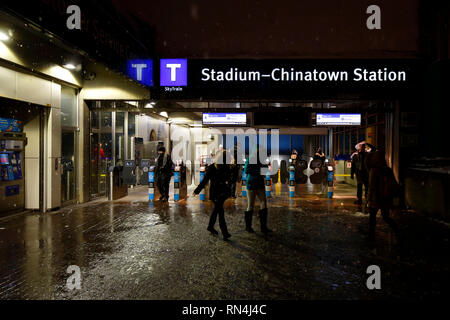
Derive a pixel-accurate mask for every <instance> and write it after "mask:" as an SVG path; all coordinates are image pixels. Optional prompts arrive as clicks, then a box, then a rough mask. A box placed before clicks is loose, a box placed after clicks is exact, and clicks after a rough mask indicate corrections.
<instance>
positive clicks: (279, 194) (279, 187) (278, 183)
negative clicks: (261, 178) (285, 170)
mask: <svg viewBox="0 0 450 320" xmlns="http://www.w3.org/2000/svg"><path fill="white" fill-rule="evenodd" d="M275 194H276V195H277V196H281V170H278V182H277V184H276V185H275Z"/></svg>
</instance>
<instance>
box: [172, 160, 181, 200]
mask: <svg viewBox="0 0 450 320" xmlns="http://www.w3.org/2000/svg"><path fill="white" fill-rule="evenodd" d="M180 171H181V167H180V166H176V167H175V172H174V177H173V200H174V201H175V202H176V201H180V183H181V176H180Z"/></svg>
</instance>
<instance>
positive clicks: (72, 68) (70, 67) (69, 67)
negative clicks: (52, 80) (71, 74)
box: [63, 63, 77, 70]
mask: <svg viewBox="0 0 450 320" xmlns="http://www.w3.org/2000/svg"><path fill="white" fill-rule="evenodd" d="M63 67H64V68H66V69H68V70H75V69H76V68H77V67H75V66H74V65H73V64H71V63H68V64H65V65H64V66H63Z"/></svg>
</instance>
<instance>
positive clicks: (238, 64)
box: [151, 59, 421, 101]
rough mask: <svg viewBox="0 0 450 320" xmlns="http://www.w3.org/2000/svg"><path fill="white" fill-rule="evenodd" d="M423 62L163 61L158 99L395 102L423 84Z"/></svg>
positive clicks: (301, 60) (313, 60)
mask: <svg viewBox="0 0 450 320" xmlns="http://www.w3.org/2000/svg"><path fill="white" fill-rule="evenodd" d="M420 70H421V64H420V63H419V62H418V61H417V60H412V59H411V60H405V59H403V60H399V59H398V60H394V59H383V60H381V59H373V60H372V59H371V60H368V59H367V60H361V59H337V60H332V59H161V60H160V68H159V75H156V74H155V75H156V76H159V86H156V87H155V88H154V89H153V90H152V92H151V93H152V96H153V98H154V99H156V100H158V99H160V100H164V99H168V100H203V101H206V100H233V101H237V100H246V99H247V100H258V101H259V100H278V101H280V100H283V101H285V100H299V99H301V100H304V99H318V100H323V99H342V97H343V96H346V97H347V96H351V97H353V96H357V97H359V98H360V99H375V98H377V97H380V96H383V99H392V98H395V97H398V96H402V95H405V93H406V92H410V90H416V89H417V88H418V86H419V83H420V81H419V79H420V77H419V75H420V72H419V71H420Z"/></svg>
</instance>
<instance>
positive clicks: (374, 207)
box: [367, 151, 399, 241]
mask: <svg viewBox="0 0 450 320" xmlns="http://www.w3.org/2000/svg"><path fill="white" fill-rule="evenodd" d="M367 167H368V169H369V192H368V206H369V212H370V221H369V240H370V241H373V240H375V227H376V222H377V213H378V211H379V210H381V215H382V217H383V220H384V221H385V222H386V223H388V224H389V226H390V227H391V228H392V230H393V231H394V232H395V234H396V236H398V227H397V224H396V223H395V221H394V220H393V219H392V218H391V217H390V216H389V211H390V209H391V208H392V207H393V199H394V198H395V197H396V196H397V195H398V194H399V185H398V183H397V181H396V179H395V176H394V173H393V172H392V169H391V168H389V166H388V165H387V163H386V159H385V154H384V152H383V151H376V152H374V153H373V154H371V156H370V157H369V158H368V159H367Z"/></svg>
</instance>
